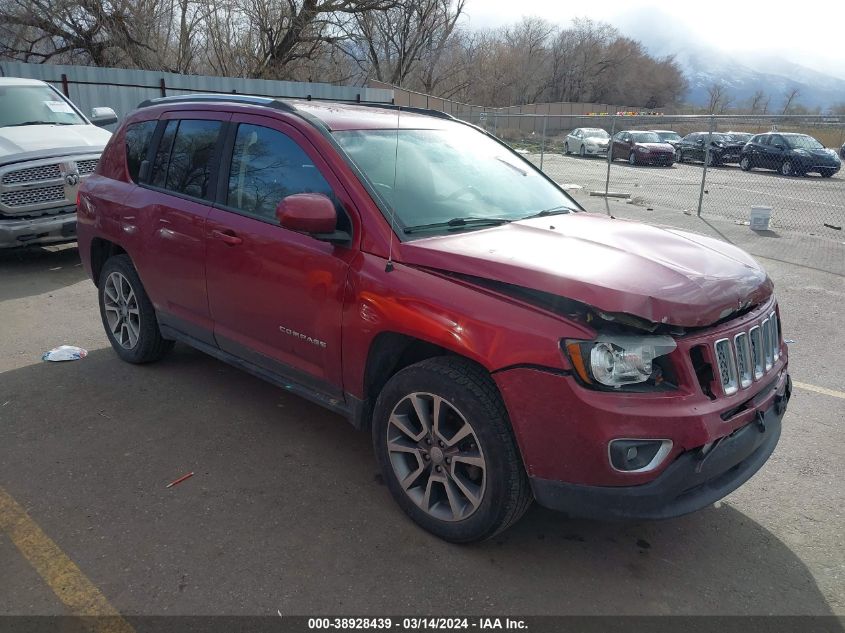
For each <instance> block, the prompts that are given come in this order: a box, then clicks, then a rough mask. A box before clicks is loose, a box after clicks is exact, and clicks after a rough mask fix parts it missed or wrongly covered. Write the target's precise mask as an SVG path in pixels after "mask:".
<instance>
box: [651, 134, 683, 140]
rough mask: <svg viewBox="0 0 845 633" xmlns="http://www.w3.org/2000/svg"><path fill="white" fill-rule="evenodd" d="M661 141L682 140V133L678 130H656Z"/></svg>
mask: <svg viewBox="0 0 845 633" xmlns="http://www.w3.org/2000/svg"><path fill="white" fill-rule="evenodd" d="M656 134H657V136H659V137H660V140H661V141H680V140H681V135H680V134H678V133H677V132H656Z"/></svg>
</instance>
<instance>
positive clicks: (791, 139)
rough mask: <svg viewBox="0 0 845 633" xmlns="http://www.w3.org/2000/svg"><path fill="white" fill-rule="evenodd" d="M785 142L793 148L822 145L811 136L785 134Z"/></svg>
mask: <svg viewBox="0 0 845 633" xmlns="http://www.w3.org/2000/svg"><path fill="white" fill-rule="evenodd" d="M785 138H786V144H787V145H789V146H790V147H791V148H793V149H823V148H824V145H822V144H821V143H819V142H818V141H817V140H816V139H814V138H813V137H812V136H804V135H801V136H787V137H785Z"/></svg>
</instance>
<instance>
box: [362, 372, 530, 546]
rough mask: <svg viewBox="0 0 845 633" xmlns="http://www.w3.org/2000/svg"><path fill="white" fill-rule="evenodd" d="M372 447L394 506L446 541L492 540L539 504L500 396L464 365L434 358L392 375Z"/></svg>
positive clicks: (378, 406)
mask: <svg viewBox="0 0 845 633" xmlns="http://www.w3.org/2000/svg"><path fill="white" fill-rule="evenodd" d="M435 411H437V412H439V416H438V415H436V414H435ZM455 438H458V439H457V440H455ZM373 446H374V448H375V453H376V458H377V459H378V463H379V466H380V468H381V472H382V475H383V477H384V481H385V482H386V483H387V487H388V489H389V490H390V493H391V494H392V495H393V498H394V500H395V501H396V502H397V503H398V504H399V506H400V507H401V508H402V509H403V510H404V511H405V513H406V514H407V515H408V516H409V517H411V519H413V521H414V522H415V523H417V524H418V525H419V526H420V527H422V528H423V529H425V530H428V531H429V532H431V533H432V534H435V535H436V536H439V537H440V538H442V539H444V540H446V541H450V542H452V543H470V542H473V541H480V540H484V539H487V538H490V537H492V536H494V535H495V534H497V533H499V532H501V531H502V530H504V529H506V528H507V527H508V526H510V525H511V524H513V523H514V522H515V521H517V520H518V519H519V518H520V517H521V516H522V515H523V514H524V513H525V511H526V510H527V509H528V507H529V506H530V505H531V502H532V501H533V496H532V493H531V487H530V485H529V482H528V477H527V475H526V474H525V469H524V468H523V465H522V460H521V458H520V454H519V450H518V449H517V446H516V442H515V440H514V437H513V432H512V430H511V426H510V421H509V419H508V414H507V410H506V409H505V405H504V403H503V402H502V399H501V396H500V395H499V391H498V389H497V388H496V385H495V383H494V382H493V380H492V379H491V378H490V376H489V374H487V372H485V371H484V370H483V369H482V368H481V367H479V366H478V365H475V364H474V363H471V362H469V361H467V360H465V359H462V358H458V357H450V356H440V357H437V358H430V359H427V360H424V361H422V362H419V363H417V364H415V365H411V366H410V367H406V368H405V369H403V370H402V371H400V372H398V373H397V374H396V375H395V376H393V377H392V378H391V379H390V380H389V381H388V382H387V384H386V385H385V386H384V389H382V391H381V393H380V394H379V396H378V399H377V400H376V405H375V412H374V414H373ZM403 482H404V485H403Z"/></svg>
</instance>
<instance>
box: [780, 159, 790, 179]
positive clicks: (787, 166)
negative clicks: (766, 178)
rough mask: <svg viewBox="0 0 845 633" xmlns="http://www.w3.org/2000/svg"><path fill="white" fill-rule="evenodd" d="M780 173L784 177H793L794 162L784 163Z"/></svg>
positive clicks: (787, 161)
mask: <svg viewBox="0 0 845 633" xmlns="http://www.w3.org/2000/svg"><path fill="white" fill-rule="evenodd" d="M780 173H781V174H783V175H784V176H791V175H792V161H791V160H786V161H784V162H783V165H781V166H780Z"/></svg>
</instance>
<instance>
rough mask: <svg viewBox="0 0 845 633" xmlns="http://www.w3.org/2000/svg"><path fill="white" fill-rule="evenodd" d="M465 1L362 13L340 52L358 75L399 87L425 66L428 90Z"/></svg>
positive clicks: (410, 0) (411, 0)
mask: <svg viewBox="0 0 845 633" xmlns="http://www.w3.org/2000/svg"><path fill="white" fill-rule="evenodd" d="M464 3H465V0H457V1H456V2H453V1H452V0H399V2H398V4H397V5H396V6H394V7H392V8H389V9H386V10H384V11H365V12H359V13H356V14H355V15H354V18H353V20H352V21H351V25H350V26H351V29H350V32H349V33H348V34H349V36H350V37H349V40H350V42H349V44H348V45H347V46H345V47H344V50H345V51H346V52H347V53H348V54H349V55H350V56H351V57H352V58H353V59H354V60H355V61H356V63H358V65H359V66H360V67H361V69H362V71H363V72H364V73H365V74H366V75H369V76H371V77H373V78H375V79H377V80H379V81H384V82H387V83H391V84H395V85H403V84H404V83H406V80H407V79H408V78H409V77H410V76H411V75H413V74H414V73H417V72H418V71H419V70H420V69H421V68H422V67H423V66H425V71H424V72H425V73H426V74H427V77H426V81H425V82H424V83H427V84H428V86H429V88H430V86H431V84H433V83H434V74H435V72H436V69H437V68H438V65H439V61H440V57H441V55H442V53H443V50H444V49H445V46H446V44H447V42H448V40H449V38H450V37H451V35H452V33H453V32H454V30H455V26H456V24H457V22H458V19H459V18H460V17H461V14H462V13H463V9H464Z"/></svg>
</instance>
